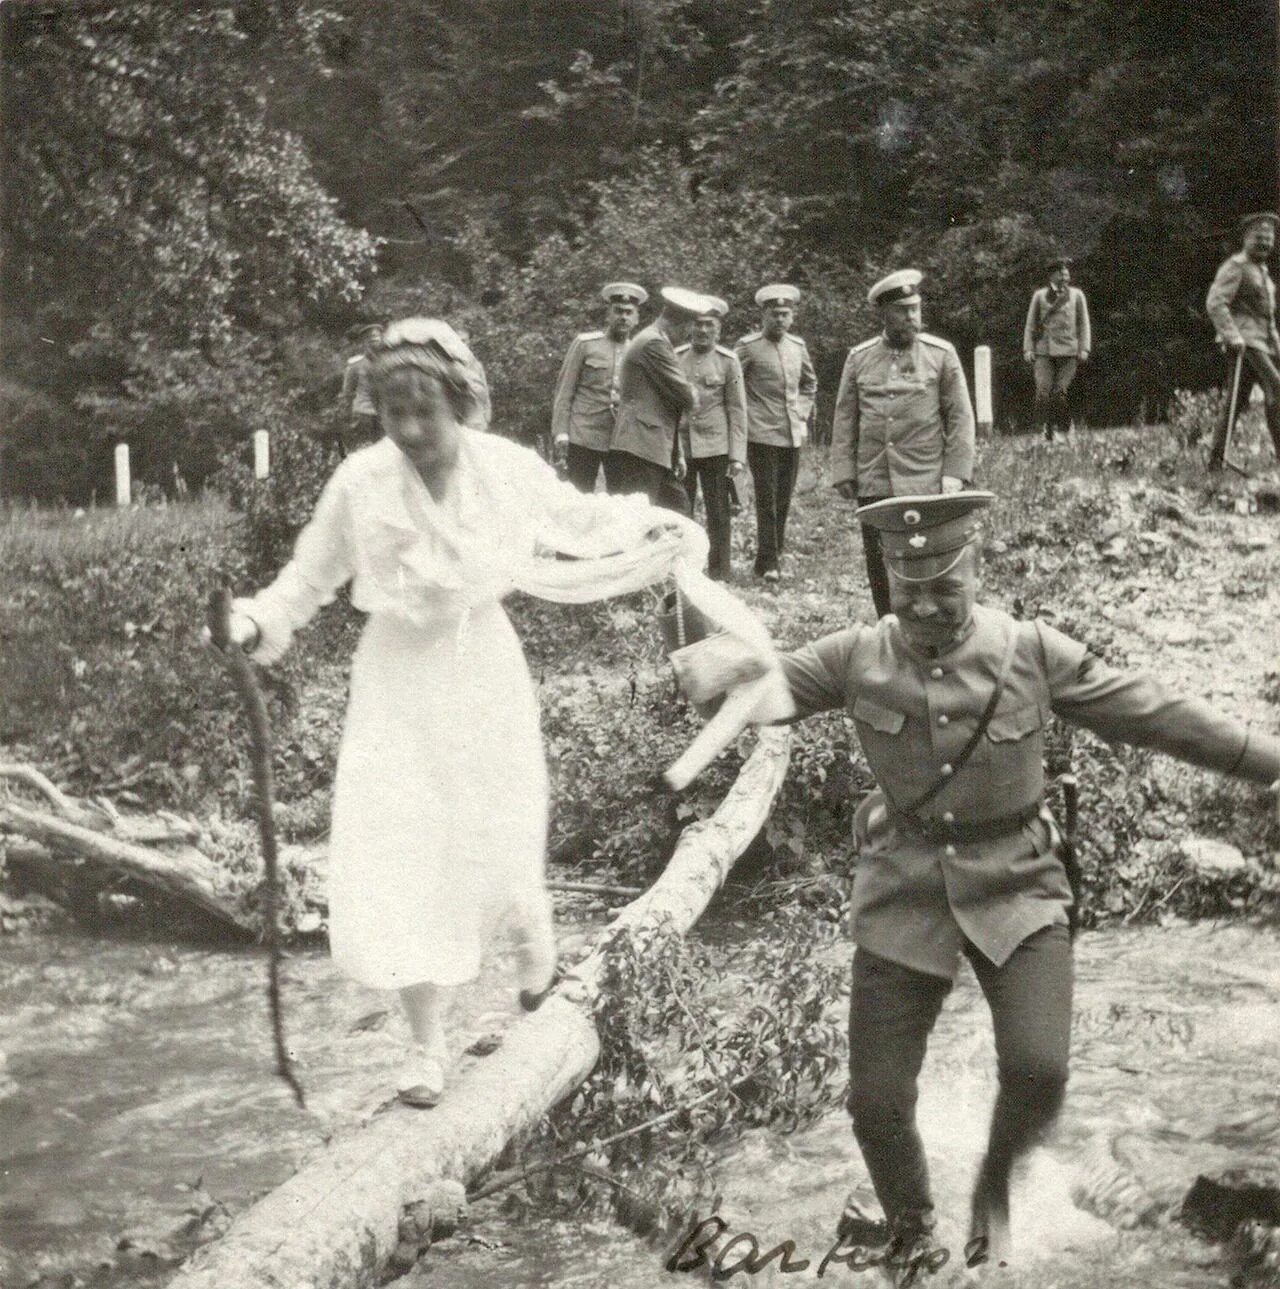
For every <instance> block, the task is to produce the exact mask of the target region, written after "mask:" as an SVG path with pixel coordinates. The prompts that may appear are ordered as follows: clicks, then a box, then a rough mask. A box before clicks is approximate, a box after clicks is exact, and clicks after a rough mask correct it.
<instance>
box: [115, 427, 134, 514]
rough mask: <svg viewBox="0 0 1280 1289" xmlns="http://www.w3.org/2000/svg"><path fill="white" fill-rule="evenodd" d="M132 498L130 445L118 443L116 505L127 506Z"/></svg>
mask: <svg viewBox="0 0 1280 1289" xmlns="http://www.w3.org/2000/svg"><path fill="white" fill-rule="evenodd" d="M131 498H132V491H131V489H130V486H129V445H128V444H127V443H117V444H116V505H117V506H127V505H128V504H129V502H130V500H131Z"/></svg>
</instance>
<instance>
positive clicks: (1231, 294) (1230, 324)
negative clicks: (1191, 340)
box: [1204, 257, 1244, 345]
mask: <svg viewBox="0 0 1280 1289" xmlns="http://www.w3.org/2000/svg"><path fill="white" fill-rule="evenodd" d="M1243 276H1244V265H1242V264H1240V263H1239V262H1238V261H1237V260H1236V259H1235V258H1234V257H1233V258H1232V259H1229V260H1227V261H1225V262H1224V263H1223V264H1222V265H1221V267H1220V268H1219V269H1218V271H1217V273H1215V274H1214V277H1213V285H1212V286H1210V287H1209V294H1208V295H1207V296H1205V301H1204V308H1205V312H1206V313H1207V314H1208V315H1209V319H1210V321H1211V322H1212V323H1213V325H1214V326H1215V327H1216V328H1217V330H1218V339H1219V340H1223V341H1225V342H1226V343H1227V344H1229V345H1239V344H1243V343H1244V337H1243V336H1242V335H1241V334H1240V328H1239V327H1238V326H1236V320H1235V319H1234V318H1233V317H1232V316H1231V305H1232V303H1233V301H1234V300H1235V298H1236V292H1237V291H1238V290H1239V289H1240V280H1241V278H1242V277H1243Z"/></svg>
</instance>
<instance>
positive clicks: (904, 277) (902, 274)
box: [867, 269, 924, 304]
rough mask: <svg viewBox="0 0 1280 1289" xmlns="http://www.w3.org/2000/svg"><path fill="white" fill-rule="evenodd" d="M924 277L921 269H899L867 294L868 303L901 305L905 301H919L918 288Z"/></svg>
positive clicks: (883, 278)
mask: <svg viewBox="0 0 1280 1289" xmlns="http://www.w3.org/2000/svg"><path fill="white" fill-rule="evenodd" d="M923 277H924V274H923V273H921V272H920V270H919V269H899V270H898V271H897V272H896V273H890V274H889V276H888V277H882V278H881V279H880V281H879V282H877V283H876V284H875V286H873V287H872V288H871V290H870V291H868V292H867V303H868V304H899V303H901V302H902V301H904V300H918V299H919V298H920V292H919V291H918V290H917V288H918V287H919V285H920V282H921V279H922V278H923Z"/></svg>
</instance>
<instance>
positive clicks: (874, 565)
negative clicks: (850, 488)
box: [858, 497, 889, 618]
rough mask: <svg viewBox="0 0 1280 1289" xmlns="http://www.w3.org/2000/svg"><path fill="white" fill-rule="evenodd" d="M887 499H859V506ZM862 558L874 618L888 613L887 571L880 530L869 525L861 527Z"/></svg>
mask: <svg viewBox="0 0 1280 1289" xmlns="http://www.w3.org/2000/svg"><path fill="white" fill-rule="evenodd" d="M887 500H888V498H887V497H859V498H858V505H859V506H869V505H871V503H872V502H873V501H887ZM862 557H863V559H864V560H866V563H867V583H868V585H869V586H870V587H871V602H872V603H873V604H874V605H875V606H876V617H878V618H882V617H884V615H885V614H886V613H888V612H889V570H888V569H887V568H886V567H885V563H884V547H883V545H882V544H881V541H880V530H879V529H878V528H872V527H871V525H870V524H863V525H862Z"/></svg>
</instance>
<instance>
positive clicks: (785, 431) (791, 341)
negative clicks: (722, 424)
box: [737, 331, 818, 448]
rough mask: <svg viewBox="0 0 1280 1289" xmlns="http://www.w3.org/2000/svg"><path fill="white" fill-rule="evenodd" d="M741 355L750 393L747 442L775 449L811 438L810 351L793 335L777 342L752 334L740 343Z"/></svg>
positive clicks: (813, 390)
mask: <svg viewBox="0 0 1280 1289" xmlns="http://www.w3.org/2000/svg"><path fill="white" fill-rule="evenodd" d="M737 354H738V361H739V363H741V365H742V377H743V381H744V383H745V386H746V392H747V438H748V439H749V440H750V442H752V443H767V444H770V445H771V446H773V447H782V448H792V447H799V446H800V445H801V444H802V443H803V442H804V441H805V439H806V438H807V437H808V433H809V413H810V412H811V411H812V410H813V400H814V398H815V397H816V396H817V393H818V377H817V375H816V374H815V372H814V370H813V363H812V361H811V360H810V358H809V349H808V346H807V345H806V344H805V343H804V341H803V340H801V339H800V337H799V336H793V335H792V334H791V333H790V332H784V333H783V336H782V339H781V340H777V341H774V340H770V339H769V338H768V337H767V336H766V335H765V334H764V332H762V331H753V332H751V333H750V334H749V335H746V336H743V337H742V339H741V340H739V341H738V344H737Z"/></svg>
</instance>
